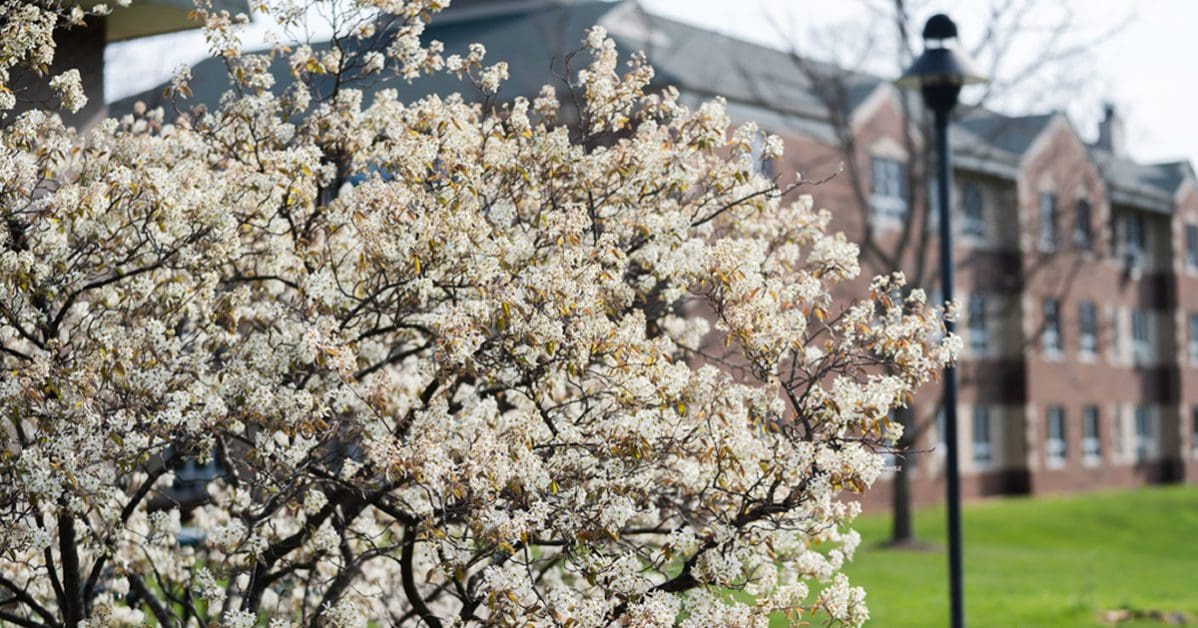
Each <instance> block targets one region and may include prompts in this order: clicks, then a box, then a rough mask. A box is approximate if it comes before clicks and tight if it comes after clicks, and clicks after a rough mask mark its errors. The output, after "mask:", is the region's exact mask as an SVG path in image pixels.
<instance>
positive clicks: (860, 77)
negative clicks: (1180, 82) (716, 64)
mask: <svg viewBox="0 0 1198 628" xmlns="http://www.w3.org/2000/svg"><path fill="white" fill-rule="evenodd" d="M861 4H862V6H863V7H864V9H865V10H866V11H867V13H868V14H869V15H870V16H871V19H870V20H867V21H864V22H861V23H856V24H850V25H838V26H836V27H835V28H834V29H826V30H824V31H814V32H809V33H804V34H802V36H800V34H799V33H798V32H797V31H796V30H795V29H794V28H793V27H791V26H788V25H793V24H794V23H795V20H793V19H788V18H789V17H793V16H771V20H770V22H771V24H774V25H775V28H776V29H777V34H778V35H779V36H781V37H782V39H783V40H784V41H786V42H789V45H788V49H787V51H786V52H787V53H788V57H789V60H790V63H791V66H792V69H793V71H795V72H796V73H797V74H798V75H799V76H801V77H802V78H803V79H804V80H805V81H806V82H807V83H808V84H809V85H810V88H811V92H812V94H813V95H814V96H815V98H816V99H817V100H818V102H819V103H820V106H821V107H822V109H823V113H824V114H825V119H826V121H827V123H828V125H829V126H830V128H831V130H832V132H833V137H834V142H835V144H836V145H837V147H838V148H839V150H838V151H835V152H831V153H827V154H826V155H824V163H818V162H817V163H814V164H812V163H808V164H805V167H806V169H807V170H808V171H811V172H812V173H813V174H815V175H818V174H819V173H820V172H821V171H825V172H826V171H831V170H837V171H839V175H838V176H840V177H842V178H843V179H844V181H843V183H845V184H847V186H848V188H849V190H850V191H851V195H852V198H853V201H854V203H852V207H853V209H854V210H855V211H856V212H857V215H855V216H853V217H852V218H851V219H850V220H848V221H847V222H848V223H849V224H851V225H853V226H854V228H855V230H856V232H855V233H852V232H850V233H848V235H849V236H850V238H851V239H852V240H854V241H855V242H857V243H858V244H859V245H860V246H861V250H862V263H863V267H864V268H865V269H866V270H867V271H869V272H872V273H874V274H889V273H892V272H895V271H903V272H904V273H905V274H906V276H907V278H908V280H909V282H910V283H909V285H910V286H911V287H920V288H924V289H925V290H928V291H929V292H930V291H931V290H932V289H933V288H935V287H936V286H937V285H938V283H939V273H938V270H937V264H936V263H935V262H936V258H935V257H934V255H933V254H932V253H931V251H932V250H933V247H931V246H930V244H931V243H930V238H931V236H932V233H931V230H930V229H928V228H927V227H928V226H929V225H931V224H933V222H934V220H935V218H934V215H933V214H932V213H931V212H932V207H933V205H932V203H931V202H928V201H929V199H928V198H927V192H928V185H927V182H928V179H929V176H930V173H932V172H933V168H934V165H935V163H934V155H933V151H932V147H931V146H930V142H924V141H923V139H922V138H929V137H931V120H930V116H929V115H927V112H925V111H924V110H923V109H922V108H921V107H920V106H919V104H918V102H917V97H908V96H906V95H904V97H902V98H900V99H899V102H900V104H901V110H902V118H903V122H904V124H903V125H902V129H903V132H902V136H901V143H902V147H903V149H904V151H905V153H906V154H907V155H908V156H909V159H910V161H909V162H908V167H907V171H906V178H907V181H906V186H905V195H906V199H905V200H906V204H907V207H908V208H909V210H908V213H907V215H906V219H905V220H904V221H903V222H902V224H901V225H899V226H898V228H897V230H894V229H889V230H881V231H880V230H879V229H877V228H876V227H875V221H874V220H873V219H872V215H871V214H872V212H873V210H872V203H871V198H870V197H871V192H872V181H871V180H870V178H869V176H868V174H867V173H868V170H867V166H868V164H865V163H863V162H862V157H863V155H865V154H866V151H863V150H862V149H861V148H862V147H861V146H859V144H858V138H857V133H856V130H855V129H854V126H853V119H852V118H853V112H854V110H855V108H856V106H857V104H859V100H857V98H859V95H860V90H861V89H862V87H863V86H864V85H869V84H876V83H877V81H878V79H877V78H876V77H874V76H871V75H870V74H869V73H868V72H869V71H871V70H872V71H879V72H886V73H887V76H897V75H898V73H899V72H900V71H901V70H902V68H904V67H906V66H907V65H909V63H910V62H911V61H912V60H913V59H914V57H915V56H916V55H918V54H919V51H920V50H921V48H922V44H921V42H920V32H921V23H922V20H923V19H924V18H926V17H927V16H928V15H930V14H931V13H932V11H931V9H932V6H931V4H932V3H929V2H924V1H915V2H912V1H910V0H862V2H861ZM985 15H986V16H987V17H988V21H987V23H986V26H985V28H984V29H981V30H980V32H979V31H978V30H976V29H975V30H974V31H972V32H970V31H968V30H967V31H966V32H965V33H964V35H965V37H964V38H963V42H962V45H963V46H964V47H965V49H966V50H967V51H968V52H969V54H970V55H971V56H972V57H973V58H974V59H975V60H977V61H978V63H979V64H980V65H981V67H982V68H983V69H984V71H985V72H986V73H987V74H988V75H989V76H991V77H995V78H994V80H992V81H991V82H990V83H989V84H988V85H987V86H986V87H985V88H984V89H981V90H979V91H975V92H969V91H967V92H966V93H965V94H963V100H964V103H963V106H961V107H960V108H958V115H961V114H963V113H968V112H971V111H977V110H982V111H984V110H985V109H986V108H988V107H991V106H1001V107H1003V108H1008V109H1010V108H1015V109H1025V108H1026V106H1027V105H1029V104H1031V103H1035V106H1036V107H1037V108H1039V109H1040V110H1041V111H1043V109H1044V108H1045V106H1046V105H1047V106H1048V107H1050V108H1051V107H1052V105H1054V104H1057V105H1064V104H1065V99H1066V98H1071V99H1074V100H1076V95H1077V94H1078V93H1079V92H1082V91H1084V90H1085V89H1086V88H1088V87H1089V84H1088V81H1090V80H1092V79H1091V78H1090V77H1091V76H1092V74H1090V73H1087V72H1084V71H1081V69H1083V68H1084V67H1085V66H1086V64H1087V63H1088V55H1089V51H1090V50H1092V49H1093V47H1094V46H1095V45H1097V44H1099V43H1101V42H1102V41H1105V40H1106V39H1108V38H1110V37H1111V36H1113V35H1114V34H1115V33H1116V32H1117V28H1116V29H1110V30H1106V31H1102V32H1097V33H1095V32H1090V31H1089V30H1088V29H1084V28H1081V27H1080V26H1079V24H1078V20H1077V16H1076V15H1075V14H1074V13H1073V12H1072V11H1071V10H1070V9H1068V8H1058V9H1054V10H1052V11H1049V10H1045V9H1044V8H1043V7H1042V5H1037V4H1036V3H1034V2H1032V0H990V1H989V3H988V5H987V7H986V10H985ZM779 17H780V18H781V19H778V18H779ZM1122 23H1124V24H1125V23H1126V20H1124V21H1123V22H1122ZM1029 49H1034V50H1036V52H1035V54H1032V55H1030V58H1031V59H1032V61H1030V62H1029V61H1026V60H1025V59H1024V58H1021V53H1023V51H1026V50H1029ZM817 51H818V52H822V53H824V56H823V58H822V59H820V60H817V59H816V57H815V56H814V55H813V53H816V52H817ZM1017 53H1018V54H1017ZM829 55H830V56H829ZM746 69H747V68H746ZM1010 130H1011V129H1008V128H1005V127H1004V125H1002V124H999V125H996V126H993V127H992V128H990V129H988V130H987V131H986V132H985V133H984V135H985V137H982V139H984V140H992V139H995V138H996V137H999V136H1001V135H1002V134H1004V133H1007V132H1009V131H1010ZM1054 257H1056V256H1055V255H1052V254H1038V255H1036V257H1035V259H1033V260H1030V262H1031V263H1030V264H1016V265H1015V266H1017V267H1018V270H1017V271H1016V272H1017V273H1018V274H1017V276H1016V277H1015V278H1014V281H1015V283H1016V285H1018V286H1025V285H1028V282H1029V281H1031V280H1032V279H1033V278H1035V277H1038V276H1049V275H1051V281H1050V283H1051V284H1052V285H1054V286H1055V287H1056V288H1055V290H1056V291H1057V293H1058V294H1059V296H1061V297H1064V296H1066V295H1067V294H1068V292H1069V290H1070V286H1071V285H1072V282H1073V278H1074V277H1075V276H1076V273H1077V271H1078V269H1079V267H1080V260H1081V258H1080V257H1078V256H1072V257H1071V258H1070V261H1069V262H1067V263H1066V264H1065V265H1064V266H1063V267H1062V264H1061V263H1060V262H1059V261H1058V260H1056V259H1054ZM1015 259H1018V257H1016V258H1015ZM994 263H995V260H994V259H992V258H986V257H985V256H979V255H976V254H969V255H967V256H965V258H964V259H961V260H959V261H958V265H959V266H960V267H963V268H965V269H969V268H971V267H973V266H978V265H983V264H987V265H993V264H994ZM1040 281H1044V279H1041V280H1040ZM1017 307H1018V301H1017V300H1015V301H1014V302H1012V303H1009V304H1006V308H1008V309H1009V311H1004V312H1001V313H1000V316H1003V317H1005V316H1007V315H1009V314H1010V313H1012V311H1013V308H1017ZM1042 333H1043V326H1042V325H1040V326H1039V327H1037V328H1036V329H1034V330H1033V332H1032V333H1030V334H1027V335H1026V336H1025V337H1024V338H1023V341H1022V342H1023V345H1024V346H1023V347H1022V348H1028V347H1030V346H1031V345H1033V344H1035V343H1038V342H1039V341H1040V337H1041V335H1042ZM962 375H963V377H962V384H963V385H965V386H969V385H970V384H971V383H976V382H974V381H973V379H972V375H973V373H972V371H970V370H968V369H966V370H965V371H964V373H963V374H962ZM933 405H934V407H935V409H934V410H933V411H932V412H928V413H924V414H923V416H917V413H916V412H915V410H914V409H913V408H910V407H908V408H901V409H897V410H896V412H895V414H896V417H895V418H896V420H898V421H900V422H901V423H902V424H903V426H904V436H903V438H902V439H901V440H900V441H899V442H898V443H895V451H896V452H897V453H900V455H901V454H902V452H912V451H913V450H914V448H915V447H916V443H917V442H918V440H919V438H920V436H921V435H923V434H924V433H925V432H926V431H927V430H928V428H929V427H930V425H932V424H933V423H934V421H935V418H934V417H935V416H936V415H937V413H938V411H939V409H940V406H941V402H940V401H939V400H937V401H936V402H935V403H934V404H933ZM910 466H911V465H908V464H899V465H898V466H897V469H896V472H895V474H894V478H893V503H892V512H893V523H892V528H891V542H892V543H895V544H909V543H913V542H914V541H915V530H914V527H913V523H912V494H911V478H910Z"/></svg>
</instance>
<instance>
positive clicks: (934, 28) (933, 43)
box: [895, 13, 986, 111]
mask: <svg viewBox="0 0 1198 628" xmlns="http://www.w3.org/2000/svg"><path fill="white" fill-rule="evenodd" d="M923 39H924V51H923V54H921V55H919V58H918V59H916V60H915V62H914V63H912V64H911V67H909V68H907V70H906V71H905V72H903V75H902V76H901V77H899V79H898V80H897V81H895V84H897V85H898V86H899V87H901V88H903V89H919V90H920V91H922V92H923V94H924V101H925V103H926V104H927V105H928V107H929V108H931V109H932V110H933V111H940V110H943V111H948V110H951V109H952V108H953V107H955V106H956V104H957V95H958V94H959V93H960V91H961V87H962V86H964V85H973V84H977V83H985V82H986V78H985V77H984V76H983V75H982V73H981V72H979V71H978V70H977V69H976V68H975V67H974V64H973V61H972V60H970V59H969V57H968V56H967V55H966V54H965V53H964V52H961V51H960V50H958V49H957V47H956V45H954V43H953V42H954V41H955V40H956V39H957V24H956V23H955V22H953V20H952V18H950V17H948V16H947V15H945V14H943V13H937V14H936V15H933V16H932V17H931V18H928V21H927V23H926V24H925V25H924V27H923Z"/></svg>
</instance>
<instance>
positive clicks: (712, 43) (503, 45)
mask: <svg viewBox="0 0 1198 628" xmlns="http://www.w3.org/2000/svg"><path fill="white" fill-rule="evenodd" d="M594 24H601V25H603V26H605V27H606V28H607V29H608V32H609V34H610V35H611V36H612V37H613V38H614V39H615V40H616V43H617V45H618V47H619V48H620V50H621V52H628V51H633V50H643V51H645V53H646V54H647V55H648V56H649V60H650V62H651V63H652V64H653V66H654V69H655V70H656V75H655V78H654V81H653V83H654V85H655V86H656V87H664V86H666V85H674V86H677V87H678V88H679V89H680V90H681V91H682V93H683V94H684V95H685V96H686V98H687V99H688V100H691V99H693V100H697V99H699V98H705V97H709V96H715V95H719V96H723V97H724V98H726V99H727V101H728V113H729V115H730V116H731V117H732V118H733V119H738V120H745V119H751V120H756V121H757V122H758V123H759V124H761V125H762V127H763V128H766V129H769V130H771V131H774V132H795V133H803V134H806V135H810V136H814V137H817V138H820V139H823V140H828V141H834V140H835V134H834V132H833V129H832V127H831V125H830V124H829V122H828V109H827V107H826V106H825V103H826V102H829V101H832V102H836V103H839V105H843V106H844V110H847V111H850V112H851V111H853V110H854V109H856V108H857V107H858V106H860V105H861V104H862V103H863V102H865V101H866V99H868V98H869V97H870V95H871V94H873V93H874V92H875V91H877V90H878V89H879V88H880V87H881V86H882V85H884V84H885V83H887V81H883V80H882V79H880V78H878V77H875V76H871V75H868V74H865V73H859V72H846V71H845V70H843V69H840V68H837V67H835V66H833V65H830V64H827V63H822V62H818V61H812V60H809V59H802V58H797V57H796V56H794V55H792V54H790V53H788V52H785V51H781V50H777V49H774V48H770V47H766V46H761V45H758V44H754V43H750V42H747V41H744V40H740V39H736V38H733V37H729V36H726V35H722V34H719V33H714V32H712V31H709V30H705V29H702V28H699V27H696V26H693V25H690V24H686V23H683V22H678V21H675V20H671V19H668V18H663V17H660V16H656V15H653V14H650V13H647V12H646V11H644V10H642V9H641V8H640V6H639V5H638V4H637V3H636V2H634V1H632V0H616V1H606V0H487V1H486V2H482V1H480V0H474V1H473V2H466V3H455V4H454V5H452V6H451V8H450V9H448V10H447V11H446V12H445V13H443V14H442V15H440V16H438V17H437V18H436V19H434V20H433V21H432V22H431V23H430V25H429V27H428V28H427V30H426V31H425V38H426V40H429V39H436V40H440V41H442V42H444V44H445V51H446V54H455V53H464V52H465V51H466V48H467V46H468V45H469V44H470V43H472V42H480V43H482V44H484V45H485V46H486V47H487V60H488V61H489V62H495V61H500V60H502V61H507V62H508V64H509V70H510V73H511V78H510V79H509V80H508V81H507V82H505V83H504V85H503V88H502V89H501V92H500V97H501V98H502V99H511V98H514V97H516V96H526V97H531V96H533V95H535V94H536V93H537V92H538V91H540V89H541V86H542V85H545V84H553V85H556V86H559V87H560V86H561V80H560V78H559V77H561V76H563V75H564V74H565V68H564V67H563V66H564V60H565V58H566V56H567V55H568V54H569V53H571V52H573V51H576V50H579V49H580V48H581V45H582V44H581V41H582V38H583V36H584V32H585V31H586V29H587V28H589V27H591V26H592V25H594ZM313 47H314V48H316V49H318V50H319V49H320V48H323V47H327V44H324V45H321V46H313ZM586 62H587V59H586V55H585V53H584V54H582V55H580V58H577V59H574V60H573V61H572V62H571V67H570V68H569V74H574V73H575V72H577V70H578V69H579V68H581V67H582V66H583V65H585V63H586ZM271 71H272V73H273V74H274V75H275V78H276V83H277V84H279V85H286V84H288V83H290V82H291V80H292V78H291V75H290V72H289V70H288V68H287V66H286V64H285V63H284V62H283V61H282V60H277V61H276V62H275V63H274V64H273V65H272V66H271ZM386 86H388V87H397V88H398V90H399V92H400V98H401V99H402V100H405V101H411V100H415V99H417V98H419V97H421V96H424V95H427V94H448V93H452V92H461V93H462V94H463V96H464V97H466V98H467V99H477V98H479V97H480V96H479V94H478V93H477V92H476V91H475V90H474V89H473V88H472V86H470V85H469V84H468V83H465V82H462V81H459V80H457V79H456V78H454V77H452V76H448V75H444V74H438V75H433V76H425V77H421V78H418V79H416V80H415V81H413V82H412V83H411V84H410V85H404V84H402V83H400V84H398V85H397V84H396V83H394V82H391V83H387V84H386ZM229 87H230V83H229V81H228V78H227V72H226V70H225V66H224V64H223V63H222V62H221V61H218V60H214V59H208V60H205V61H202V62H200V63H199V64H197V65H195V66H194V67H193V68H192V81H191V89H192V91H193V93H194V95H195V96H194V98H193V99H191V100H190V101H187V102H185V103H184V104H186V105H194V104H198V103H202V104H205V105H206V106H208V107H209V108H211V107H213V106H215V105H216V104H217V102H218V100H219V98H220V96H221V94H223V93H224V92H225V91H226V90H228V89H229ZM318 87H319V86H318ZM362 89H363V91H365V92H367V100H369V92H370V91H371V88H370V86H362ZM162 91H163V90H162V88H161V87H158V88H154V89H151V90H148V91H146V92H143V93H141V94H138V95H135V96H130V97H128V98H125V99H122V100H120V101H117V102H115V103H112V104H111V105H110V111H112V112H114V113H117V114H119V113H123V112H127V111H129V110H131V109H132V107H133V104H134V103H135V102H136V101H138V100H143V101H145V102H146V103H147V104H148V105H150V106H157V105H162V104H166V103H164V102H163V100H162V99H163V96H162ZM905 96H906V97H909V98H911V99H912V100H911V102H913V103H917V101H918V98H917V96H916V95H914V94H905ZM900 97H902V96H900ZM915 106H917V105H915ZM168 109H169V108H168ZM1060 115H1063V114H1060V113H1055V112H1054V113H1046V114H1038V115H1029V116H1009V115H1005V114H1001V113H997V112H993V111H989V110H985V109H980V108H975V109H970V110H965V111H963V112H962V113H961V115H960V116H959V117H958V119H957V120H956V121H955V122H954V125H953V133H952V141H953V150H954V154H955V157H954V158H955V161H956V166H957V167H959V168H965V169H970V170H975V171H978V172H984V173H987V174H991V175H994V176H1001V177H1007V178H1011V177H1014V176H1015V174H1016V173H1017V168H1018V165H1019V161H1020V159H1021V157H1022V156H1023V155H1024V154H1025V153H1026V152H1027V150H1028V149H1029V148H1030V147H1031V146H1032V144H1033V143H1034V142H1035V141H1036V139H1037V138H1038V137H1040V135H1041V134H1042V133H1043V132H1044V130H1045V129H1046V128H1047V127H1048V125H1049V124H1050V123H1051V122H1052V120H1053V119H1054V118H1055V117H1057V116H1060ZM1091 156H1092V158H1093V160H1094V162H1095V163H1096V164H1097V165H1098V167H1099V169H1100V171H1101V172H1102V174H1103V176H1104V177H1105V178H1106V179H1107V182H1108V185H1109V186H1110V188H1111V189H1112V199H1113V200H1114V201H1115V202H1120V203H1126V204H1132V205H1135V206H1139V207H1145V208H1148V209H1156V210H1158V211H1171V208H1172V199H1173V194H1174V192H1175V191H1176V190H1177V188H1178V186H1179V185H1181V182H1182V181H1184V180H1186V178H1189V177H1192V176H1193V173H1192V171H1191V169H1190V166H1189V164H1188V163H1184V162H1181V163H1172V164H1157V165H1149V164H1139V163H1136V162H1134V161H1131V160H1129V159H1126V158H1122V157H1116V156H1114V155H1112V154H1111V153H1109V152H1106V151H1103V150H1100V149H1097V148H1092V149H1091Z"/></svg>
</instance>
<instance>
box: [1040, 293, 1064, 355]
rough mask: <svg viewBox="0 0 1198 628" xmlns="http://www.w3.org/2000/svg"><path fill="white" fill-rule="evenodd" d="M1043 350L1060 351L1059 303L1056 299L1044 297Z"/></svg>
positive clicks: (1048, 351)
mask: <svg viewBox="0 0 1198 628" xmlns="http://www.w3.org/2000/svg"><path fill="white" fill-rule="evenodd" d="M1044 351H1045V352H1046V353H1059V352H1060V351H1061V305H1060V303H1059V302H1057V300H1056V299H1044Z"/></svg>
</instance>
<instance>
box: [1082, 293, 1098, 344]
mask: <svg viewBox="0 0 1198 628" xmlns="http://www.w3.org/2000/svg"><path fill="white" fill-rule="evenodd" d="M1078 319H1079V323H1080V327H1081V347H1082V351H1084V352H1086V353H1095V352H1097V351H1098V309H1097V308H1096V307H1095V306H1094V303H1093V302H1091V301H1085V302H1083V303H1082V304H1081V305H1079V306H1078Z"/></svg>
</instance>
